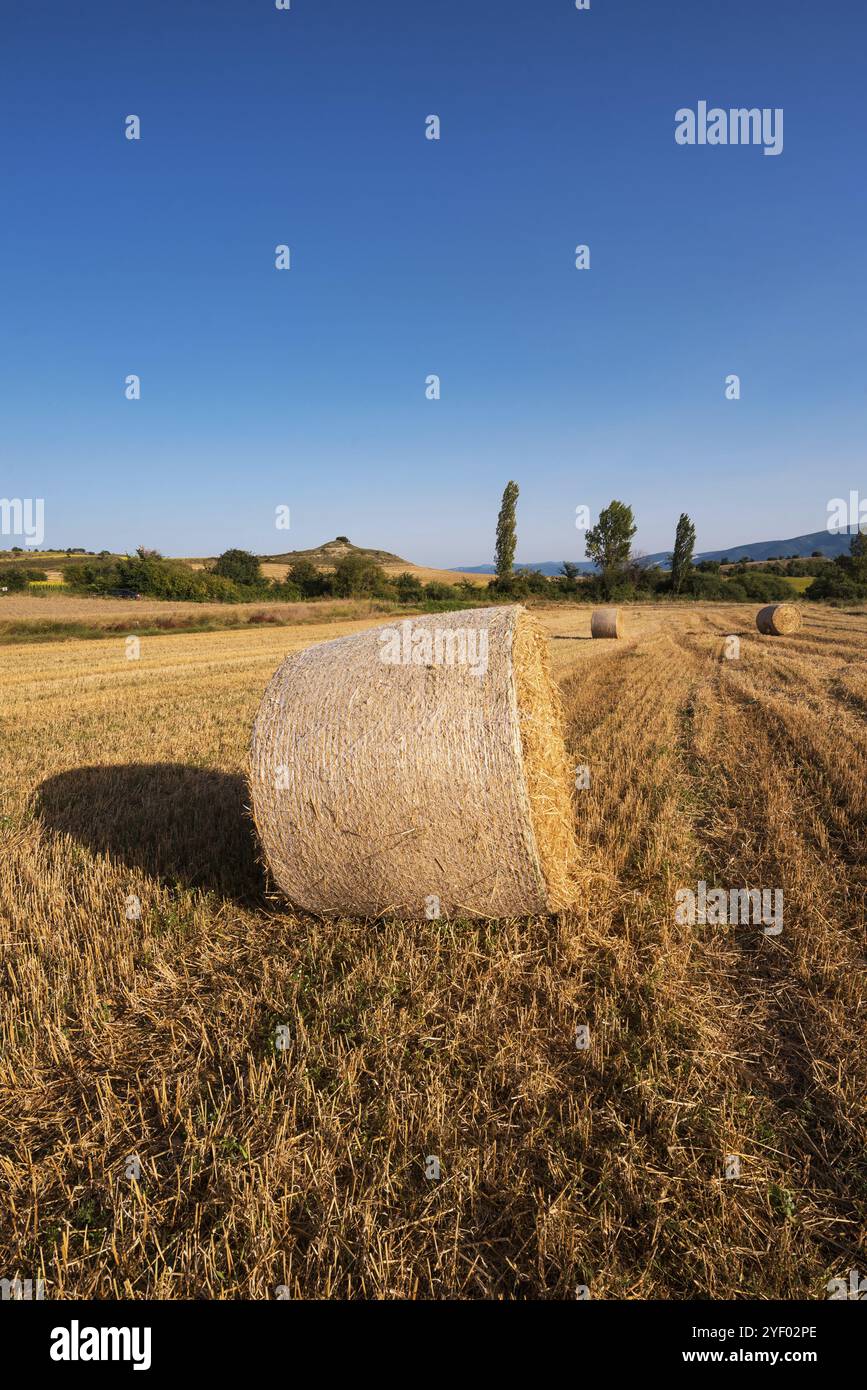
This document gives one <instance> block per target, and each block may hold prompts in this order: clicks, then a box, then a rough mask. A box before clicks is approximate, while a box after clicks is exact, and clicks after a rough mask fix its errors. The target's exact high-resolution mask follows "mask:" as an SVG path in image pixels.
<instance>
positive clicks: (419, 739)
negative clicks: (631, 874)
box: [250, 606, 575, 918]
mask: <svg viewBox="0 0 867 1390" xmlns="http://www.w3.org/2000/svg"><path fill="white" fill-rule="evenodd" d="M573 785H574V775H573V770H570V766H569V762H568V759H567V755H566V750H565V745H564V742H563V734H562V724H561V712H560V706H559V697H558V694H557V691H556V688H555V686H554V685H553V682H552V680H551V676H550V672H549V666H548V646H547V641H546V639H545V636H544V633H543V632H542V630H541V629H540V628H539V626H538V625H537V624H536V622H535V621H534V620H532V619H531V618H530V617H529V615H528V614H527V613H526V611H525V610H524V609H523V608H521V607H520V606H514V607H496V608H476V609H470V610H468V611H461V612H457V613H438V614H432V615H425V616H423V617H416V618H411V619H406V620H404V621H403V622H400V621H398V622H397V623H395V624H394V625H392V626H386V627H380V628H370V629H368V630H367V631H366V632H359V633H355V634H353V635H352V636H349V637H338V638H337V639H336V640H335V641H332V642H323V643H320V644H318V645H317V646H313V647H308V648H307V649H306V650H305V651H301V652H295V653H293V654H292V655H290V656H288V657H287V658H286V660H285V661H284V662H283V664H282V666H281V667H280V668H279V670H278V671H277V672H276V674H275V675H274V677H273V678H272V680H271V683H270V685H269V686H268V689H267V690H266V692H265V695H264V697H263V699H262V703H261V706H260V708H259V713H258V715H257V718H256V722H255V725H254V728H253V738H252V745H251V757H250V787H251V796H252V808H253V817H254V819H255V822H256V827H257V830H258V832H259V837H260V840H261V843H262V847H263V850H264V856H265V861H266V863H267V865H268V868H269V870H270V872H271V874H272V876H273V878H274V880H275V881H276V883H277V885H278V886H279V888H280V889H281V890H282V892H283V893H284V894H285V895H286V897H287V898H288V899H289V900H290V901H291V902H292V903H294V904H296V905H297V906H298V907H302V908H305V909H308V910H309V911H312V912H316V913H320V914H333V913H342V914H346V915H349V916H356V917H368V918H369V917H376V916H380V915H382V914H383V913H389V914H394V915H397V916H402V917H405V918H423V917H431V918H432V917H436V916H438V915H442V916H454V915H457V914H465V915H471V916H484V917H506V916H523V915H525V914H531V913H545V912H554V911H558V910H559V909H561V908H563V907H565V906H567V905H568V904H569V903H570V902H573V901H574V899H575V877H574V868H575V859H574V856H575V839H574V816H573V805H572V792H573Z"/></svg>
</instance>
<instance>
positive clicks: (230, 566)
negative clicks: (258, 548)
mask: <svg viewBox="0 0 867 1390" xmlns="http://www.w3.org/2000/svg"><path fill="white" fill-rule="evenodd" d="M213 573H214V574H219V575H220V576H221V577H222V578H223V579H231V580H233V581H234V583H235V584H244V585H252V584H261V582H262V570H261V568H260V566H259V561H258V560H257V559H256V556H255V555H251V554H250V552H249V551H248V550H224V551H223V553H222V555H221V556H220V558H219V559H218V560H217V563H216V564H215V565H214V568H213Z"/></svg>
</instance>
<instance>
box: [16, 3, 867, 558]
mask: <svg viewBox="0 0 867 1390" xmlns="http://www.w3.org/2000/svg"><path fill="white" fill-rule="evenodd" d="M865 51H867V16H865V6H864V4H863V3H862V0H821V3H820V0H814V2H811V0H787V3H782V0H779V2H778V3H770V0H728V2H727V3H725V4H723V3H716V4H711V3H697V0H660V3H654V2H653V0H591V8H590V10H589V11H578V10H576V9H575V7H574V3H573V0H430V2H429V3H424V0H292V8H291V10H290V11H288V12H284V11H278V10H277V9H276V7H275V5H274V0H147V3H134V0H130V3H117V0H113V3H108V0H91V3H86V0H85V2H84V3H81V4H75V5H72V4H69V3H68V0H42V2H41V3H38V4H36V3H34V4H29V5H24V4H15V5H13V4H11V3H9V4H7V5H4V6H3V8H2V20H0V77H2V80H0V126H2V138H0V159H2V184H3V192H4V198H3V214H2V218H0V275H2V321H0V392H2V415H0V418H2V431H0V449H2V453H0V462H2V470H0V495H2V496H6V497H19V496H20V497H44V499H45V519H46V536H45V544H46V545H51V544H56V545H61V546H67V545H81V546H85V547H87V548H89V549H100V548H102V547H106V548H109V549H112V550H114V549H121V550H123V549H127V548H134V547H135V546H136V545H138V544H140V543H144V544H147V545H150V546H156V547H158V548H160V549H161V550H163V551H164V552H165V553H167V554H186V555H202V554H213V553H216V552H218V551H220V550H222V549H224V548H226V547H228V546H230V545H238V546H242V547H244V548H249V549H252V550H255V551H258V552H260V553H272V552H275V551H279V550H283V549H287V548H303V547H307V546H312V545H315V544H318V543H319V542H321V541H323V540H325V539H328V538H331V537H333V536H334V535H335V534H338V533H341V534H346V535H348V536H349V537H350V538H351V539H352V540H353V541H355V542H356V543H358V544H363V545H374V546H381V547H384V548H386V549H389V550H394V551H397V552H398V553H400V554H402V555H404V556H406V557H407V558H409V559H412V560H416V561H419V562H423V563H427V564H439V565H458V564H461V563H466V564H474V563H482V562H485V561H488V560H490V559H491V555H492V549H493V532H494V524H495V519H496V512H497V508H498V505H499V499H500V494H501V492H502V489H503V486H504V484H505V483H506V481H507V480H508V479H509V478H514V479H516V481H517V482H518V483H519V484H520V487H521V499H520V503H519V510H518V522H519V525H518V533H519V547H518V557H517V558H518V560H519V561H525V562H526V561H540V560H549V559H555V560H558V559H563V558H567V557H568V558H574V559H580V558H583V543H582V542H581V539H580V536H579V533H578V532H577V531H576V529H575V526H574V516H575V508H576V506H578V505H581V504H586V505H587V506H589V507H590V509H591V511H592V513H593V515H594V517H595V515H596V513H597V512H598V510H599V507H600V506H603V505H605V504H606V503H607V502H608V501H610V500H611V498H612V497H618V498H621V499H623V500H625V501H627V502H629V503H631V504H632V506H633V507H634V509H635V513H636V517H637V520H638V523H639V534H638V538H637V540H638V544H639V546H640V548H641V549H643V550H644V551H646V552H652V551H656V550H661V549H665V548H666V547H669V546H670V545H671V542H672V539H673V532H674V526H675V523H676V520H677V516H678V514H679V512H680V511H681V510H683V509H685V510H687V511H689V512H690V514H691V515H692V516H693V518H694V519H695V521H696V524H697V528H698V548H699V549H710V548H716V547H718V546H726V545H735V544H737V543H740V542H750V541H754V540H762V539H771V538H778V537H779V538H783V537H787V536H790V535H795V534H799V533H802V532H807V531H813V530H818V529H820V528H821V527H822V526H824V524H825V521H826V505H827V502H828V500H829V499H830V498H831V497H834V496H837V495H840V496H842V495H846V494H848V492H849V490H850V489H851V488H860V490H861V494H862V495H867V467H865V425H867V312H865V310H867V294H865V288H867V285H865V281H867V274H865V257H867V215H865V214H867V179H865V153H867V114H865V89H867V84H865V79H864V64H865ZM700 100H707V101H708V103H709V104H710V105H711V106H714V105H716V106H720V107H723V108H729V107H739V106H748V107H752V106H756V107H770V108H776V107H782V108H783V110H784V113H785V114H784V148H783V152H782V154H780V155H778V156H776V157H769V156H766V155H764V153H763V151H762V149H761V148H760V147H737V146H726V147H710V146H704V147H699V146H693V147H689V146H679V145H678V144H676V143H675V139H674V130H675V112H676V110H677V109H678V108H681V107H687V106H689V107H692V108H695V107H696V106H697V103H698V102H699V101H700ZM130 114H135V115H138V116H139V117H140V119H141V140H140V141H137V142H136V141H129V140H127V139H126V138H125V136H124V122H125V118H126V117H127V115H130ZM430 114H437V115H438V116H439V117H440V120H441V138H440V140H439V141H432V140H427V139H426V138H425V118H426V117H427V116H428V115H430ZM281 243H285V244H288V245H289V246H290V248H291V262H292V264H291V269H290V270H289V271H278V270H276V269H275V267H274V255H275V246H277V245H278V244H281ZM578 243H586V244H588V245H589V246H590V251H591V266H590V270H589V271H578V270H576V269H575V266H574V259H575V257H574V248H575V246H576V245H577V244H578ZM130 373H136V374H138V375H139V376H140V377H141V392H142V394H141V399H140V400H138V401H128V400H127V399H126V398H125V395H124V381H125V378H126V377H127V375H128V374H130ZM432 373H436V374H438V375H439V376H440V378H441V383H442V385H441V392H442V394H441V399H440V400H438V401H430V400H427V399H426V397H425V379H426V377H427V376H428V375H429V374H432ZM729 373H737V374H738V375H739V376H740V378H741V399H740V400H738V401H730V400H726V398H725V391H724V387H725V378H726V376H727V375H728V374H729ZM280 505H285V506H289V507H290V508H291V517H292V526H291V530H290V531H289V532H286V531H277V530H276V529H275V525H274V514H275V508H276V507H278V506H280ZM0 544H7V545H8V544H9V542H8V541H6V542H4V541H0Z"/></svg>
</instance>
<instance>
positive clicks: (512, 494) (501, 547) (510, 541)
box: [496, 482, 518, 588]
mask: <svg viewBox="0 0 867 1390" xmlns="http://www.w3.org/2000/svg"><path fill="white" fill-rule="evenodd" d="M517 505H518V484H517V483H511V482H509V483H506V486H505V489H504V491H503V500H502V502H501V503H500V515H499V516H498V517H497V550H496V566H497V583H498V584H502V585H503V586H504V587H506V588H508V586H509V585H510V584H511V582H512V571H513V568H514V564H515V547H516V546H517V544H518V533H517V531H516V529H515V508H516V507H517Z"/></svg>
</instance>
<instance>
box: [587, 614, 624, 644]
mask: <svg viewBox="0 0 867 1390" xmlns="http://www.w3.org/2000/svg"><path fill="white" fill-rule="evenodd" d="M590 635H591V637H619V636H620V609H619V608H594V609H593V614H592V616H591V618H590Z"/></svg>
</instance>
